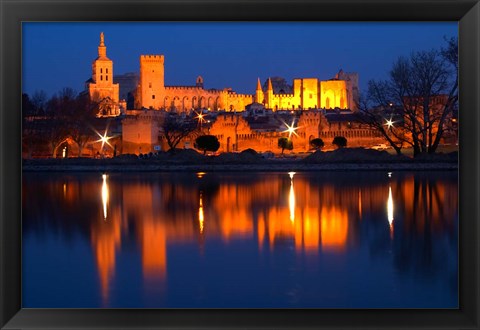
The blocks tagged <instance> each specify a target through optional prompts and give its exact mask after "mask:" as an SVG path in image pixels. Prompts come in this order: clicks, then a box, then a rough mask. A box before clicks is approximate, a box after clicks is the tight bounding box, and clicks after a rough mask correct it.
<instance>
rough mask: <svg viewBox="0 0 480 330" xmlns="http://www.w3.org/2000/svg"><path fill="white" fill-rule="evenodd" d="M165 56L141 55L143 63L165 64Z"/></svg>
mask: <svg viewBox="0 0 480 330" xmlns="http://www.w3.org/2000/svg"><path fill="white" fill-rule="evenodd" d="M164 60H165V56H163V55H140V62H141V63H149V62H150V63H163V62H164Z"/></svg>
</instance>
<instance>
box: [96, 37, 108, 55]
mask: <svg viewBox="0 0 480 330" xmlns="http://www.w3.org/2000/svg"><path fill="white" fill-rule="evenodd" d="M98 57H99V58H103V57H105V58H106V57H107V47H106V46H105V36H104V34H103V32H102V33H100V44H99V45H98Z"/></svg>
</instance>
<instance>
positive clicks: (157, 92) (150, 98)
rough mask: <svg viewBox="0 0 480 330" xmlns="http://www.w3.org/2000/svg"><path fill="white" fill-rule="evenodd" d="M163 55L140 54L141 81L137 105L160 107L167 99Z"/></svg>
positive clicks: (138, 106)
mask: <svg viewBox="0 0 480 330" xmlns="http://www.w3.org/2000/svg"><path fill="white" fill-rule="evenodd" d="M164 72H165V71H164V56H163V55H141V56H140V83H139V86H138V90H137V97H138V103H137V104H136V107H137V108H138V109H140V108H142V107H143V108H153V109H160V108H162V107H164V100H165V74H164Z"/></svg>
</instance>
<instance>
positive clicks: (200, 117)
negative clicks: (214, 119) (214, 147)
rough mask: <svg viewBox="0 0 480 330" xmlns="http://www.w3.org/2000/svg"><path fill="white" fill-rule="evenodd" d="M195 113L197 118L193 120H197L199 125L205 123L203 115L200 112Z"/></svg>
mask: <svg viewBox="0 0 480 330" xmlns="http://www.w3.org/2000/svg"><path fill="white" fill-rule="evenodd" d="M195 113H196V114H197V116H196V117H195V118H197V119H198V121H199V122H200V123H203V122H205V118H204V117H205V115H204V114H203V113H202V112H196V111H195Z"/></svg>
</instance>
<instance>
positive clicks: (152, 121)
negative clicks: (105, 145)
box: [122, 113, 159, 154]
mask: <svg viewBox="0 0 480 330" xmlns="http://www.w3.org/2000/svg"><path fill="white" fill-rule="evenodd" d="M158 135H159V118H158V117H157V116H154V115H152V114H148V113H147V114H141V115H136V116H128V117H127V118H125V119H124V120H122V145H123V150H122V152H123V153H136V154H138V153H148V152H153V151H154V150H153V147H154V146H155V145H158V143H159V140H158Z"/></svg>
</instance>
